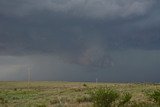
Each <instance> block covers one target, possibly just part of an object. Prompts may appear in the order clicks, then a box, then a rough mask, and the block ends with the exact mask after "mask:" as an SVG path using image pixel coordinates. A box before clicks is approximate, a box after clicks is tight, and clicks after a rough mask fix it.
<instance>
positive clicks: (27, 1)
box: [0, 0, 157, 19]
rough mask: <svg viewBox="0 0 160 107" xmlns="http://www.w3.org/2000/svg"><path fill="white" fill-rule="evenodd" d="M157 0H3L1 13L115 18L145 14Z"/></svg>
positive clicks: (0, 6)
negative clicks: (41, 13)
mask: <svg viewBox="0 0 160 107" xmlns="http://www.w3.org/2000/svg"><path fill="white" fill-rule="evenodd" d="M156 1H157V0H127V1H126V0H58V1H57V0H45V1H44V0H14V1H10V0H1V1H0V14H5V15H9V16H26V15H31V14H34V13H35V12H36V11H42V10H48V11H51V12H53V13H55V12H58V13H62V14H68V15H71V16H74V17H82V18H83V17H84V18H100V19H104V18H113V17H122V18H125V17H128V16H134V15H135V16H139V15H144V14H145V13H146V12H147V11H149V10H150V9H151V8H152V7H153V6H154V5H155V4H156Z"/></svg>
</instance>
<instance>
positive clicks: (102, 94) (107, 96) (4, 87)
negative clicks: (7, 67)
mask: <svg viewBox="0 0 160 107" xmlns="http://www.w3.org/2000/svg"><path fill="white" fill-rule="evenodd" d="M0 107H160V84H151V83H91V82H48V81H43V82H31V83H30V84H29V87H28V83H27V82H0Z"/></svg>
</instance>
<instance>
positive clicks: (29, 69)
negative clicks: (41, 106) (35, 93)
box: [28, 66, 31, 91]
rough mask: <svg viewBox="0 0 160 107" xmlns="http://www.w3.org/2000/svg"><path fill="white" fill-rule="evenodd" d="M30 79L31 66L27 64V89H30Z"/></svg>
mask: <svg viewBox="0 0 160 107" xmlns="http://www.w3.org/2000/svg"><path fill="white" fill-rule="evenodd" d="M30 80H31V68H30V66H28V91H29V89H30Z"/></svg>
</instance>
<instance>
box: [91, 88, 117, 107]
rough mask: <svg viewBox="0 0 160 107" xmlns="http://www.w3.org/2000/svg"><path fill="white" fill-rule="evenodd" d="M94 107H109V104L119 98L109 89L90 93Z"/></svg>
mask: <svg viewBox="0 0 160 107" xmlns="http://www.w3.org/2000/svg"><path fill="white" fill-rule="evenodd" d="M90 95H91V98H92V101H93V103H94V106H96V107H110V106H111V104H112V103H113V102H114V101H115V100H116V99H117V98H118V97H119V94H118V93H117V92H116V91H115V90H112V89H109V88H100V89H96V90H94V91H91V92H90Z"/></svg>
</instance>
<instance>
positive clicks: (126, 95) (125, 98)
mask: <svg viewBox="0 0 160 107" xmlns="http://www.w3.org/2000/svg"><path fill="white" fill-rule="evenodd" d="M131 98H132V94H130V93H128V92H127V93H124V95H123V96H122V99H121V101H120V103H119V106H123V105H125V104H126V103H128V102H129V101H130V100H131Z"/></svg>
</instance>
